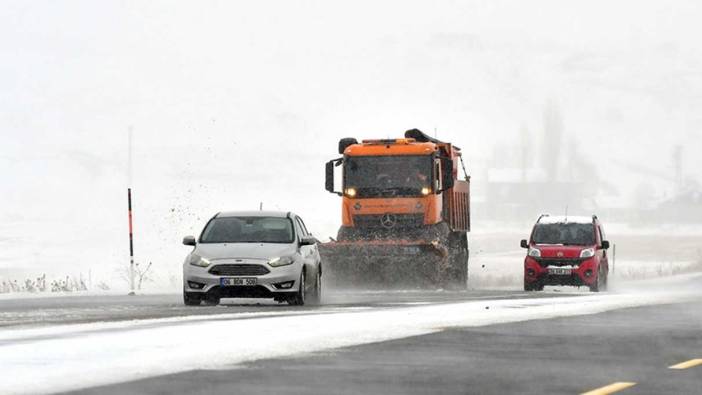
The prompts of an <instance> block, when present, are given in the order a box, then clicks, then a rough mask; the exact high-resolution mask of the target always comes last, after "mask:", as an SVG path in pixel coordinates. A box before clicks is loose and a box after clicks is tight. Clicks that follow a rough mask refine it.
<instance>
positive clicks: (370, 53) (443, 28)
mask: <svg viewBox="0 0 702 395" xmlns="http://www.w3.org/2000/svg"><path fill="white" fill-rule="evenodd" d="M0 9H1V11H0V130H2V137H3V138H2V143H1V144H0V180H2V182H1V183H0V203H1V204H0V221H1V222H2V225H0V246H3V248H4V249H5V250H6V251H8V252H7V254H6V255H5V257H3V258H2V260H0V270H2V269H3V268H4V269H5V271H8V270H11V269H12V270H14V269H17V268H19V267H26V266H27V264H28V263H31V264H33V265H39V266H42V267H53V266H55V265H58V266H60V267H72V266H71V265H75V267H81V268H83V267H88V266H90V265H92V264H94V263H95V262H101V263H102V264H103V265H115V264H117V263H118V262H122V261H123V260H124V257H125V255H126V245H127V244H126V234H125V232H126V213H125V206H126V202H125V195H126V191H125V189H126V187H127V175H126V173H127V172H126V168H127V165H126V162H127V130H128V128H129V127H132V128H133V135H134V176H133V187H134V193H135V209H136V211H135V220H136V225H137V227H136V229H137V234H138V238H137V244H136V245H137V255H139V256H140V258H141V259H144V260H154V261H157V262H158V263H160V264H162V265H172V266H173V267H175V266H177V265H178V264H179V263H180V261H181V260H182V257H183V256H184V255H185V253H186V252H187V249H185V248H184V247H181V246H179V245H178V242H179V239H180V237H182V236H183V235H184V234H187V233H196V232H198V231H199V230H200V229H201V227H202V226H203V224H204V221H206V219H207V218H208V217H209V216H211V215H212V214H214V213H215V212H217V211H219V210H226V209H241V208H247V209H250V208H257V207H258V204H259V202H260V201H263V202H264V206H265V207H267V208H277V209H281V210H288V209H289V210H293V211H296V212H298V213H299V214H301V215H302V216H303V218H306V219H307V222H308V225H309V227H310V228H311V229H312V230H313V232H314V231H316V233H318V234H321V235H325V236H326V235H329V234H332V233H333V232H334V230H335V228H336V227H337V226H338V225H339V216H340V214H339V208H338V206H339V204H340V203H339V201H338V198H337V197H335V196H333V195H329V194H327V193H326V192H325V191H324V188H323V165H324V161H326V160H327V159H331V158H333V157H335V156H336V155H337V154H336V142H337V141H338V139H339V138H340V137H346V136H355V137H359V138H373V137H395V136H400V135H401V133H402V132H403V131H404V130H406V129H409V128H414V127H417V128H420V129H423V130H425V131H428V132H430V133H433V132H434V130H435V129H436V131H437V132H436V133H437V134H438V137H440V138H443V139H446V140H450V141H452V142H455V143H456V144H457V145H459V146H461V147H463V148H464V150H465V151H466V158H467V159H468V162H469V166H471V172H472V173H473V174H474V180H476V178H475V177H478V180H477V181H480V180H479V175H480V174H484V173H485V171H486V169H487V168H488V167H489V166H492V165H494V163H495V158H493V153H494V152H495V149H494V148H495V147H501V146H505V145H507V146H508V145H510V144H513V142H514V141H516V138H517V136H518V135H519V131H520V129H521V128H522V127H525V128H527V129H528V130H529V132H530V133H531V134H532V135H533V139H534V141H538V140H539V139H540V138H541V135H540V133H541V130H542V127H543V125H542V113H543V110H544V107H545V106H546V104H547V103H556V105H557V106H558V108H559V109H560V111H561V113H562V116H563V119H564V124H565V131H566V134H567V137H566V138H567V140H568V141H569V142H572V144H577V145H578V146H579V147H582V148H581V152H584V153H585V154H586V155H587V156H591V157H592V158H593V161H594V162H596V163H597V166H598V171H599V172H600V173H601V174H607V175H613V176H611V177H621V178H622V180H621V183H622V185H623V187H622V190H621V193H622V195H624V196H627V194H628V193H631V191H633V190H635V188H636V187H637V186H640V185H644V184H646V183H649V184H650V180H647V177H646V175H645V172H638V173H636V172H634V173H630V174H627V173H623V172H622V166H621V165H615V164H613V163H612V162H610V160H609V159H614V160H615V161H616V162H617V163H620V164H621V163H626V164H636V165H637V166H638V167H639V168H642V169H651V170H656V171H658V172H661V173H662V174H672V171H673V167H672V159H671V158H672V150H673V148H674V147H675V146H676V145H683V146H684V153H685V156H684V159H685V160H684V165H685V176H686V177H688V178H691V179H696V180H698V181H700V180H702V171H701V170H699V169H702V159H700V156H699V155H697V151H699V148H700V147H702V112H701V111H700V108H702V106H701V105H702V51H701V50H702V48H701V46H702V44H700V41H699V37H700V36H702V28H700V22H699V21H700V20H702V8H701V7H700V5H699V2H696V1H665V2H664V1H657V2H654V1H650V2H643V1H588V2H574V1H573V2H566V1H494V0H491V1H441V2H437V1H426V2H422V1H420V2H411V1H396V2H390V1H353V2H352V1H348V2H336V1H250V2H249V1H197V2H182V1H162V2H158V1H150V2H144V1H133V2H130V1H119V2H118V1H100V2H96V1H8V0H0ZM534 146H536V144H535V145H534ZM535 154H537V155H538V154H541V153H540V152H539V151H536V150H535ZM508 156H509V155H507V154H506V155H505V161H508V160H509V158H508ZM630 168H631V167H629V169H630ZM610 181H612V180H610ZM613 182H614V184H617V182H619V180H616V179H615V180H613ZM653 185H654V186H655V185H656V183H655V182H654V183H653ZM478 192H479V191H478ZM38 247H41V248H38ZM81 270H82V269H81Z"/></svg>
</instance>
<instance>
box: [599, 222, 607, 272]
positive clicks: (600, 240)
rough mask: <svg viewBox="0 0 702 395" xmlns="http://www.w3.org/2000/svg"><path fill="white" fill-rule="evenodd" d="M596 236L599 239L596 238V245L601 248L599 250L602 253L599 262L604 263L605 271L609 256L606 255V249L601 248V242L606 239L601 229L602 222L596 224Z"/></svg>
mask: <svg viewBox="0 0 702 395" xmlns="http://www.w3.org/2000/svg"><path fill="white" fill-rule="evenodd" d="M597 236H598V238H599V240H597V246H598V248H601V249H600V250H599V252H600V253H601V254H602V255H601V256H600V264H601V265H604V269H605V273H607V272H609V258H608V256H607V250H605V249H604V248H602V242H603V241H605V240H607V239H606V238H605V234H604V231H603V230H602V224H599V223H598V224H597Z"/></svg>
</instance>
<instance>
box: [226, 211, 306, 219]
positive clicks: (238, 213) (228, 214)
mask: <svg viewBox="0 0 702 395" xmlns="http://www.w3.org/2000/svg"><path fill="white" fill-rule="evenodd" d="M288 215H290V216H293V215H294V214H293V213H291V212H290V211H222V212H220V213H219V214H217V218H222V217H277V218H286V217H287V216H288Z"/></svg>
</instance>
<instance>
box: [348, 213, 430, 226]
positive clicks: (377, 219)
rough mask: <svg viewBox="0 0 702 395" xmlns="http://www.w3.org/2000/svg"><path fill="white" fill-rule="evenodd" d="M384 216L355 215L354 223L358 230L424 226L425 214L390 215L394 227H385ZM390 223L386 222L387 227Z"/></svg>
mask: <svg viewBox="0 0 702 395" xmlns="http://www.w3.org/2000/svg"><path fill="white" fill-rule="evenodd" d="M383 216H384V215H354V217H353V223H354V225H355V226H356V227H357V228H368V229H391V228H417V227H420V226H422V225H424V214H390V216H391V219H392V223H394V225H393V226H390V227H387V228H386V227H384V226H383ZM387 225H389V223H387V222H386V226H387Z"/></svg>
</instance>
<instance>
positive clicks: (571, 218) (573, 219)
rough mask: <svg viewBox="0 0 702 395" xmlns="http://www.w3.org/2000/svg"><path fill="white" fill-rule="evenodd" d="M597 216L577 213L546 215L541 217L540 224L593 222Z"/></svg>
mask: <svg viewBox="0 0 702 395" xmlns="http://www.w3.org/2000/svg"><path fill="white" fill-rule="evenodd" d="M594 220H595V218H593V217H586V216H577V215H568V216H565V215H554V216H551V215H544V216H542V217H541V218H539V221H538V223H539V224H565V223H571V224H591V223H592V222H593V221H594Z"/></svg>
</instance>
